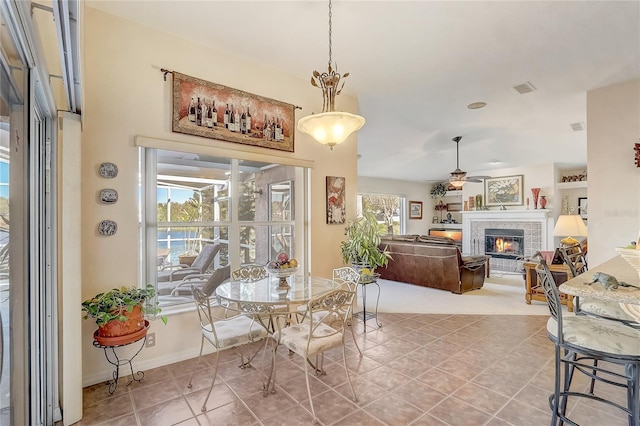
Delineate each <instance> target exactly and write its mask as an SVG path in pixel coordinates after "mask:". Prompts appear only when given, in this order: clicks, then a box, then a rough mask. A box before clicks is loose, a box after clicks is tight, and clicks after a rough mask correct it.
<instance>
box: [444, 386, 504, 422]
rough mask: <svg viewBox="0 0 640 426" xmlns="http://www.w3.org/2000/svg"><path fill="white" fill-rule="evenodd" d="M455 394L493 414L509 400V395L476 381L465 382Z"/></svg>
mask: <svg viewBox="0 0 640 426" xmlns="http://www.w3.org/2000/svg"><path fill="white" fill-rule="evenodd" d="M453 396H454V397H456V398H458V399H460V400H462V401H464V402H466V403H467V404H469V405H471V406H473V407H475V408H478V409H480V410H482V411H484V412H485V413H487V414H491V415H493V414H495V413H496V412H497V411H498V410H500V409H501V408H502V407H503V406H504V405H505V404H506V403H507V401H509V398H508V397H506V396H504V395H500V394H498V393H496V392H493V391H491V390H489V389H486V388H483V387H481V386H478V385H476V384H474V383H467V384H465V385H464V386H462V387H461V388H460V389H458V390H457V391H455V392H454V394H453Z"/></svg>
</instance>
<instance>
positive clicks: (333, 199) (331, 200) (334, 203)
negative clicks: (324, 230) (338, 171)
mask: <svg viewBox="0 0 640 426" xmlns="http://www.w3.org/2000/svg"><path fill="white" fill-rule="evenodd" d="M345 181H346V179H345V178H343V177H337V176H327V223H328V224H330V225H333V224H336V225H338V224H342V223H344V222H345V219H346V216H347V213H346V208H345V203H344V198H345V188H346V185H345V184H346V182H345Z"/></svg>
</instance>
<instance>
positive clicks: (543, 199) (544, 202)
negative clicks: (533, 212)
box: [540, 195, 547, 209]
mask: <svg viewBox="0 0 640 426" xmlns="http://www.w3.org/2000/svg"><path fill="white" fill-rule="evenodd" d="M546 205H547V198H546V197H545V196H544V195H541V196H540V208H541V209H544V208H545V206H546Z"/></svg>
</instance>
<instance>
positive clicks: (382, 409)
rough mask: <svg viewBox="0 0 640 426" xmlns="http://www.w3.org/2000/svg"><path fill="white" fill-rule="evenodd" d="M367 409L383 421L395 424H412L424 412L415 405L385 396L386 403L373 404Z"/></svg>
mask: <svg viewBox="0 0 640 426" xmlns="http://www.w3.org/2000/svg"><path fill="white" fill-rule="evenodd" d="M366 411H367V413H369V414H371V415H372V416H374V417H375V418H377V419H379V420H380V421H382V422H383V423H385V424H387V425H393V426H395V425H398V426H400V425H407V424H410V423H411V422H412V421H414V420H415V419H417V418H419V417H420V416H422V415H423V414H424V411H423V410H421V409H419V408H418V407H416V406H415V405H413V404H409V403H408V402H407V401H404V400H402V399H398V398H395V397H390V398H385V399H384V403H380V404H376V403H374V404H371V405H370V406H368V407H367V410H366Z"/></svg>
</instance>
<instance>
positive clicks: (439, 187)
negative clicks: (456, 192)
mask: <svg viewBox="0 0 640 426" xmlns="http://www.w3.org/2000/svg"><path fill="white" fill-rule="evenodd" d="M448 189H449V188H448V185H445V184H444V183H443V182H440V183H436V184H435V185H433V188H432V189H431V192H430V193H429V195H431V198H442V197H444V196H445V195H447V190H448Z"/></svg>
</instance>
